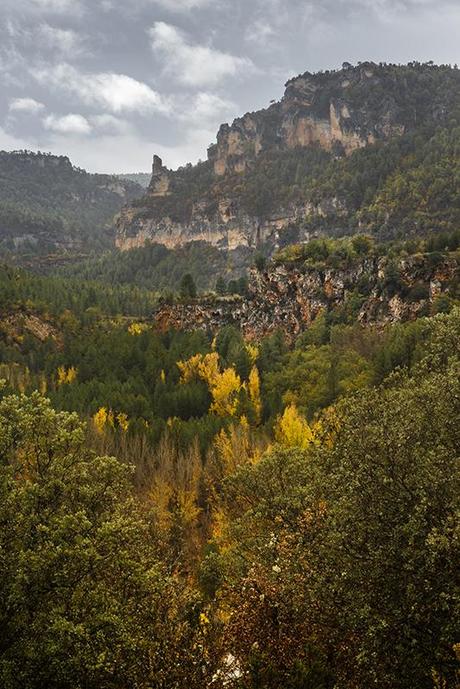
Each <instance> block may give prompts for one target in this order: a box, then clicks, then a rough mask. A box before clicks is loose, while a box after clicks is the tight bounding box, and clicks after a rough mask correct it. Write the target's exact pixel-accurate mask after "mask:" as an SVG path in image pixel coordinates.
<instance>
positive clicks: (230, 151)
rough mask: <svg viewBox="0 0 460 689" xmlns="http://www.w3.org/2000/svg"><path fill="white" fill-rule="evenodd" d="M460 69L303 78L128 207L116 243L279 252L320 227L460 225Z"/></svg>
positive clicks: (357, 71)
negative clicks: (198, 243) (205, 156)
mask: <svg viewBox="0 0 460 689" xmlns="http://www.w3.org/2000/svg"><path fill="white" fill-rule="evenodd" d="M459 161H460V71H459V70H458V69H457V68H456V67H455V68H453V67H450V66H447V65H442V66H436V65H433V64H432V63H427V64H420V63H410V64H409V65H387V64H380V65H377V64H374V63H370V62H368V63H361V64H359V65H358V66H356V67H353V66H352V65H350V64H348V63H345V64H344V65H343V67H342V69H339V70H336V71H327V72H319V73H317V74H311V73H309V72H305V73H304V74H302V75H300V76H298V77H295V78H294V79H291V80H290V81H288V82H287V84H286V91H285V94H284V96H283V98H282V99H281V100H280V101H279V102H276V103H274V104H272V105H271V106H270V107H269V108H267V109H265V110H260V111H258V112H253V113H247V114H246V115H244V116H243V117H241V118H238V119H236V120H235V121H234V122H233V124H232V125H228V124H224V125H222V126H221V128H220V130H219V132H218V135H217V143H216V144H214V145H212V146H211V147H210V148H209V150H208V160H207V161H206V162H203V163H199V164H198V165H195V166H192V165H188V166H186V167H183V168H179V169H178V170H177V171H175V172H173V171H171V170H168V169H167V168H166V167H165V166H164V165H163V163H162V161H161V160H160V158H158V157H157V156H155V157H154V164H153V175H152V180H151V183H150V186H149V188H148V190H147V192H146V193H145V195H144V197H143V198H142V199H138V200H136V201H135V202H134V203H133V204H131V205H130V206H128V207H127V208H125V209H123V211H122V213H121V215H120V217H119V219H118V221H117V246H118V247H119V248H121V249H128V248H132V247H136V246H141V245H143V244H144V243H145V241H153V242H157V243H160V244H164V245H166V246H167V247H168V248H175V247H178V246H182V245H184V244H186V243H187V242H191V241H205V242H208V243H210V244H212V245H214V246H216V247H218V248H219V249H224V250H233V249H235V248H237V247H241V246H245V247H264V246H265V247H268V248H267V250H268V251H272V250H273V249H274V248H276V247H282V246H284V245H287V244H289V243H292V242H296V241H305V240H308V239H309V238H311V237H314V236H318V235H330V236H331V235H332V236H339V235H346V234H353V233H356V232H362V231H365V232H368V233H370V234H373V235H375V236H377V237H378V238H379V239H387V238H398V237H400V238H404V237H407V236H410V235H424V234H428V233H430V232H438V231H444V232H446V231H447V232H450V231H453V230H455V229H456V228H457V227H458V226H459V223H460V197H459V195H458V188H459V187H458V179H459V176H460V162H459Z"/></svg>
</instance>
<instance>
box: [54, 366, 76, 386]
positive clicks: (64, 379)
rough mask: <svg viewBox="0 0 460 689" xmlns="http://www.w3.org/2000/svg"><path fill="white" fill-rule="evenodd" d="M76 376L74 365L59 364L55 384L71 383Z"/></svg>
mask: <svg viewBox="0 0 460 689" xmlns="http://www.w3.org/2000/svg"><path fill="white" fill-rule="evenodd" d="M76 378H77V369H76V368H75V366H69V368H66V367H65V366H59V367H58V370H57V384H58V385H65V384H70V383H73V382H74V381H75V380H76Z"/></svg>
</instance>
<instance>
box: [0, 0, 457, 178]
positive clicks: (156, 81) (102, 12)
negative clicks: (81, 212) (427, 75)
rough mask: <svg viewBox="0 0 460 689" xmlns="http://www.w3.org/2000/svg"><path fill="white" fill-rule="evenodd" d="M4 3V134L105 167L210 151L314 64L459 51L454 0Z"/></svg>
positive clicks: (5, 138) (447, 58) (0, 114)
mask: <svg viewBox="0 0 460 689" xmlns="http://www.w3.org/2000/svg"><path fill="white" fill-rule="evenodd" d="M2 13H3V23H2V24H1V25H0V81H1V83H2V89H1V90H0V127H1V130H0V145H3V146H8V145H11V147H13V146H14V145H15V142H17V143H18V144H21V143H22V142H23V143H24V144H27V145H28V146H30V147H37V148H38V147H39V148H41V149H42V150H47V149H49V150H52V151H54V152H60V153H68V154H69V155H71V156H72V157H73V158H74V159H75V162H76V163H77V164H78V165H81V166H87V167H88V168H89V169H97V170H104V169H106V170H110V171H115V170H116V169H117V168H118V169H121V168H124V169H133V170H136V169H148V168H149V164H150V159H151V155H152V154H153V152H154V151H156V152H158V153H159V154H160V155H162V157H163V158H164V159H165V161H166V162H167V164H168V165H171V166H175V165H178V164H181V163H185V162H187V161H188V160H192V161H193V160H196V159H197V158H199V157H202V158H203V157H204V156H205V155H206V147H207V145H208V144H209V143H211V141H212V140H213V139H214V138H215V132H216V130H217V128H218V126H219V124H220V123H221V122H222V121H225V120H231V119H232V118H233V117H234V116H236V115H238V114H242V113H244V112H246V111H247V110H255V109H257V108H260V107H265V106H266V105H267V104H268V102H269V101H270V99H272V98H279V97H280V96H281V95H282V92H283V83H284V81H286V80H287V79H288V78H289V77H290V76H292V75H294V74H298V73H300V72H303V71H305V70H310V71H314V70H317V69H330V68H334V67H337V66H339V65H341V63H342V62H343V61H345V60H348V61H350V62H356V61H358V60H366V59H370V60H375V61H381V60H384V61H388V62H405V61H408V60H412V59H416V60H422V61H423V60H434V61H436V62H451V63H454V62H460V46H459V41H458V35H459V32H460V5H459V2H458V0H436V1H435V0H130V1H129V2H120V0H2ZM13 103H15V105H12V104H13ZM34 103H36V104H40V105H34ZM41 106H44V107H41ZM117 161H118V163H117Z"/></svg>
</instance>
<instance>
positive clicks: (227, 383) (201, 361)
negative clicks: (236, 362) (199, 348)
mask: <svg viewBox="0 0 460 689" xmlns="http://www.w3.org/2000/svg"><path fill="white" fill-rule="evenodd" d="M177 366H178V368H179V370H180V372H181V383H189V382H190V381H192V380H196V379H200V380H204V381H205V383H206V384H207V386H208V388H209V391H210V393H211V396H212V404H211V409H210V411H211V412H214V413H215V414H218V415H219V416H235V415H236V412H237V409H238V395H239V393H240V390H241V389H242V387H243V384H242V382H241V378H240V377H239V375H238V374H237V373H236V372H235V370H234V369H233V368H226V369H225V370H224V371H223V372H222V373H221V372H220V370H219V355H218V353H217V352H211V353H210V354H204V355H203V354H195V355H194V356H192V357H190V359H187V361H178V362H177Z"/></svg>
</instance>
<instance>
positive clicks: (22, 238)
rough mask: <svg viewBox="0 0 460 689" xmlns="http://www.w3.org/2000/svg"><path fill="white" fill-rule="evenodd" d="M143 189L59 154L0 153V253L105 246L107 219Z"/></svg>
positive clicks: (107, 240)
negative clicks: (81, 166) (82, 167)
mask: <svg viewBox="0 0 460 689" xmlns="http://www.w3.org/2000/svg"><path fill="white" fill-rule="evenodd" d="M141 194H142V188H141V187H140V186H139V185H137V184H135V183H133V182H129V181H126V180H120V179H118V178H117V177H114V176H110V175H94V174H89V173H87V172H85V171H84V170H80V169H79V168H76V167H74V166H73V165H72V164H71V162H70V160H69V159H68V158H67V157H64V156H53V155H50V154H43V153H32V152H30V151H14V152H6V151H1V152H0V253H1V254H2V255H3V257H6V256H8V255H11V254H16V255H18V254H19V255H23V256H24V255H26V254H32V256H37V255H44V254H48V253H50V252H62V251H69V250H73V251H82V250H88V249H89V248H92V249H98V248H101V247H103V246H110V245H111V244H113V240H112V238H111V235H110V227H111V221H112V218H113V216H114V215H115V213H117V212H118V211H119V209H120V208H121V207H122V206H123V204H125V203H127V202H128V201H131V200H132V199H134V198H135V197H136V196H140V195H141Z"/></svg>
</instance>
